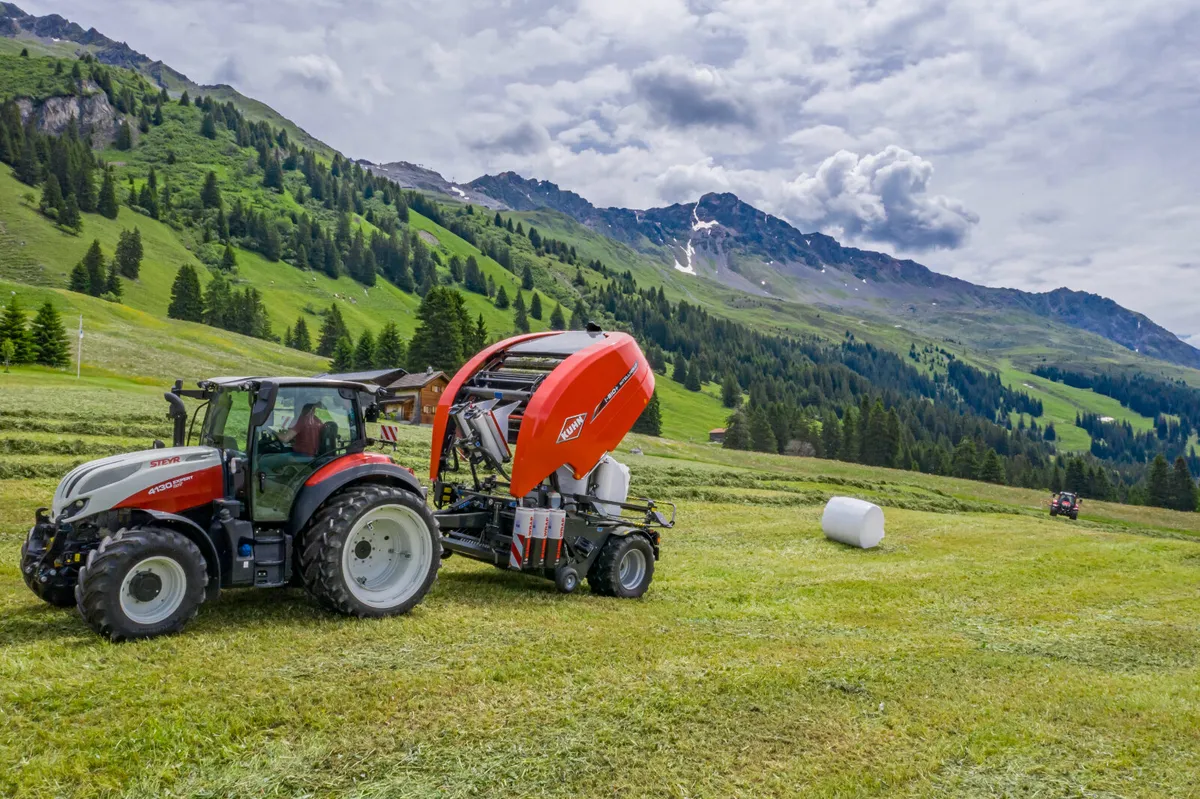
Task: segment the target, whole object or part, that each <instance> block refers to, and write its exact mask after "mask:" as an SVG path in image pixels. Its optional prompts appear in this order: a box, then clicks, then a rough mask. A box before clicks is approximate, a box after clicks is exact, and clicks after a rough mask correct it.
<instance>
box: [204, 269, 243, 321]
mask: <svg viewBox="0 0 1200 799" xmlns="http://www.w3.org/2000/svg"><path fill="white" fill-rule="evenodd" d="M234 317H235V309H234V307H233V291H232V289H231V288H230V287H229V281H228V280H226V279H225V276H224V275H222V274H220V273H217V274H216V275H213V279H212V280H210V281H209V282H208V287H207V288H205V289H204V318H203V322H204V324H206V325H209V326H210V327H220V328H227V327H229V326H231V324H232V323H233V322H234V321H235V320H234Z"/></svg>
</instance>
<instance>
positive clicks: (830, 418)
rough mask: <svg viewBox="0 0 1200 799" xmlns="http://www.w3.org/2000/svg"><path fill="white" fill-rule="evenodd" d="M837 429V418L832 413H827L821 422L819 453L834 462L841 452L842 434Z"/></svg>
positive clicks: (838, 426)
mask: <svg viewBox="0 0 1200 799" xmlns="http://www.w3.org/2000/svg"><path fill="white" fill-rule="evenodd" d="M839 428H840V425H839V424H838V418H837V416H835V415H834V414H832V413H827V414H826V415H825V418H824V419H822V420H821V452H822V453H823V454H824V457H826V458H829V459H830V460H836V459H837V458H838V456H839V455H841V452H842V432H841V430H840V429H839Z"/></svg>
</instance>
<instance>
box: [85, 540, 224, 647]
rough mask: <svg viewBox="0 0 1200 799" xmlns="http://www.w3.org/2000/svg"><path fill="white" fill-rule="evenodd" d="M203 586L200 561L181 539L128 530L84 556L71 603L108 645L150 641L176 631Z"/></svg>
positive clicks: (204, 573)
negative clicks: (137, 639)
mask: <svg viewBox="0 0 1200 799" xmlns="http://www.w3.org/2000/svg"><path fill="white" fill-rule="evenodd" d="M207 584H208V572H207V569H206V567H205V562H204V556H203V555H201V554H200V550H199V549H198V548H197V547H196V545H195V544H194V543H192V542H191V540H190V539H188V537H187V536H185V535H183V534H181V533H177V532H175V531H174V530H168V529H166V528H162V527H132V528H125V529H122V530H119V531H117V532H116V533H113V534H112V535H110V536H106V537H105V539H104V540H103V541H101V542H100V546H99V547H97V548H96V549H93V550H92V551H91V552H89V553H88V559H87V563H86V564H85V565H84V567H83V568H82V569H80V570H79V583H78V584H77V585H76V586H75V601H76V604H77V605H78V607H79V615H81V616H83V620H84V621H85V622H87V624H88V626H89V627H91V628H92V629H93V630H95V631H96V632H97V633H99V634H100V635H102V636H104V637H105V638H108V639H109V640H111V641H128V640H132V639H135V638H153V637H155V636H159V635H169V634H171V633H177V632H179V631H180V630H182V629H183V628H184V626H185V625H186V624H187V623H188V622H189V621H191V620H192V618H193V617H194V616H195V615H196V611H197V610H199V609H200V604H201V603H202V602H203V601H204V587H205V585H207Z"/></svg>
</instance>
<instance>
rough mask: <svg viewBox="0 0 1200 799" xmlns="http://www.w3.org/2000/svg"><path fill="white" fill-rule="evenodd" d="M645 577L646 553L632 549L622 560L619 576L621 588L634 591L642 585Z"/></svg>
mask: <svg viewBox="0 0 1200 799" xmlns="http://www.w3.org/2000/svg"><path fill="white" fill-rule="evenodd" d="M645 576H646V553H645V552H642V550H640V549H637V548H633V549H630V550H629V551H627V552H626V553H625V555H624V556H623V557H622V558H621V570H620V574H619V576H618V579H619V580H620V581H621V587H622V588H624V589H626V590H627V591H632V590H634V589H635V588H637V587H638V586H640V585H641V584H642V578H644V577H645Z"/></svg>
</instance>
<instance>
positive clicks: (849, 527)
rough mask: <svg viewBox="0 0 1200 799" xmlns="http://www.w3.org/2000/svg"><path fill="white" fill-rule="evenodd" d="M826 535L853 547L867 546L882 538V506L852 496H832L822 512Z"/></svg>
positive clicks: (822, 526)
mask: <svg viewBox="0 0 1200 799" xmlns="http://www.w3.org/2000/svg"><path fill="white" fill-rule="evenodd" d="M821 529H822V530H824V531H825V537H826V538H829V539H832V540H834V541H838V542H840V543H843V544H848V545H850V546H852V547H859V548H861V549H870V548H871V547H875V546H879V542H880V541H882V540H883V509H881V508H880V507H879V506H878V505H872V504H871V503H870V502H864V501H863V500H861V499H853V498H851V497H834V498H833V499H831V500H829V502H828V503H827V504H826V505H825V513H824V514H822V515H821Z"/></svg>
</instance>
